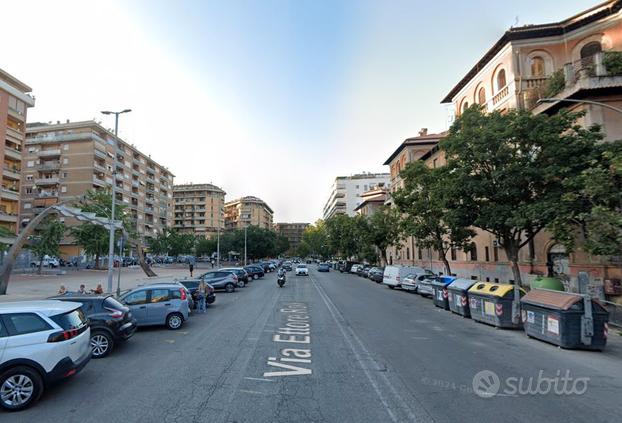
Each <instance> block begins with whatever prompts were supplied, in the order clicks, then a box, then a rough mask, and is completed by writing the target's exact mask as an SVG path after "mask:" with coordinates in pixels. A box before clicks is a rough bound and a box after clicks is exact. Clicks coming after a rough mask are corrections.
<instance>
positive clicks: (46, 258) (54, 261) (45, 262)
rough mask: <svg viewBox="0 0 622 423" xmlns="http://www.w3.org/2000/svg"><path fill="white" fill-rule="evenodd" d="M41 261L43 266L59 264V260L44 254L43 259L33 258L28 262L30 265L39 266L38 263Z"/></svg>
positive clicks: (53, 266)
mask: <svg viewBox="0 0 622 423" xmlns="http://www.w3.org/2000/svg"><path fill="white" fill-rule="evenodd" d="M41 261H43V267H52V268H56V267H59V266H60V261H59V260H58V259H57V258H56V257H50V256H44V257H43V260H33V261H31V262H30V267H32V268H36V267H39V263H41Z"/></svg>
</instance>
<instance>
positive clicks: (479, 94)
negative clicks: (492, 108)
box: [477, 87, 486, 106]
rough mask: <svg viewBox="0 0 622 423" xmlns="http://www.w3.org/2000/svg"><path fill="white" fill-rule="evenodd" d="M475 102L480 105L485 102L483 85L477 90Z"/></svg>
mask: <svg viewBox="0 0 622 423" xmlns="http://www.w3.org/2000/svg"><path fill="white" fill-rule="evenodd" d="M477 104H479V105H480V106H483V105H484V104H486V89H485V88H484V87H482V88H480V89H479V91H478V92H477Z"/></svg>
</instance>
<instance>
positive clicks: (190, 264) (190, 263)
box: [188, 256, 196, 277]
mask: <svg viewBox="0 0 622 423" xmlns="http://www.w3.org/2000/svg"><path fill="white" fill-rule="evenodd" d="M195 262H196V261H195V259H194V256H189V257H188V268H189V269H190V277H192V272H193V271H194V263H195Z"/></svg>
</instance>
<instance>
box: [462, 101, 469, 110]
mask: <svg viewBox="0 0 622 423" xmlns="http://www.w3.org/2000/svg"><path fill="white" fill-rule="evenodd" d="M468 108H469V102H468V101H463V102H462V113H464V111H465V110H466V109H468Z"/></svg>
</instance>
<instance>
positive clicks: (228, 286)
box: [225, 282, 235, 293]
mask: <svg viewBox="0 0 622 423" xmlns="http://www.w3.org/2000/svg"><path fill="white" fill-rule="evenodd" d="M225 291H226V292H228V293H232V292H233V291H235V285H233V284H232V283H231V282H230V283H228V284H226V285H225Z"/></svg>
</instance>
